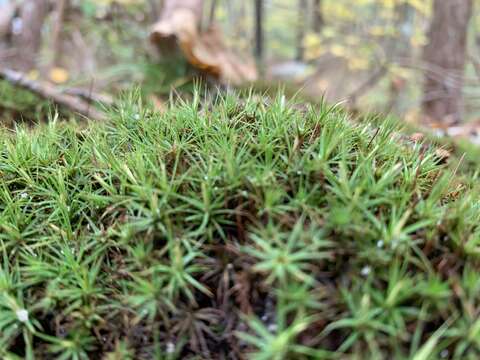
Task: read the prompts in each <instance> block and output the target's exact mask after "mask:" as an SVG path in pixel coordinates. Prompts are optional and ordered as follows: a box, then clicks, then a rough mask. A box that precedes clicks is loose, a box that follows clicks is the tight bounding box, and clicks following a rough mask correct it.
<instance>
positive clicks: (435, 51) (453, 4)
mask: <svg viewBox="0 0 480 360" xmlns="http://www.w3.org/2000/svg"><path fill="white" fill-rule="evenodd" d="M471 15H472V0H448V1H447V0H434V4H433V15H432V20H431V24H430V30H429V33H428V40H429V42H428V44H427V45H426V46H425V48H424V53H423V59H424V61H425V62H426V66H427V67H428V69H427V70H426V73H425V84H424V98H423V112H424V114H425V115H426V117H427V119H430V120H433V121H442V122H445V123H458V122H459V121H460V120H461V118H462V107H463V96H462V88H463V79H464V70H465V62H466V46H467V30H468V23H469V21H470V18H471Z"/></svg>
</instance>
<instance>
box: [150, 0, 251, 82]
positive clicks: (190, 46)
mask: <svg viewBox="0 0 480 360" xmlns="http://www.w3.org/2000/svg"><path fill="white" fill-rule="evenodd" d="M202 4H203V1H201V0H167V1H165V3H164V8H163V11H162V15H161V17H160V20H159V21H158V22H157V23H156V24H155V25H154V26H153V28H152V31H151V33H150V41H151V42H152V43H153V44H154V45H155V46H156V47H157V48H158V49H159V50H160V53H162V54H172V49H175V48H178V49H179V50H180V52H181V54H182V56H184V57H185V58H186V60H187V61H188V62H189V64H190V65H191V66H193V67H194V68H196V69H198V70H199V71H201V72H202V73H203V74H205V75H208V76H211V77H214V78H215V79H218V80H219V81H220V82H222V83H225V84H234V85H239V84H242V83H245V82H251V81H254V80H256V78H257V70H256V67H255V63H254V62H253V60H252V59H248V58H243V57H241V56H240V55H239V54H236V53H234V52H233V51H232V50H231V49H229V48H228V47H227V46H226V45H225V41H224V40H223V37H222V33H221V31H220V29H219V28H218V27H215V26H211V27H209V28H208V29H207V30H203V31H202V30H201V22H202Z"/></svg>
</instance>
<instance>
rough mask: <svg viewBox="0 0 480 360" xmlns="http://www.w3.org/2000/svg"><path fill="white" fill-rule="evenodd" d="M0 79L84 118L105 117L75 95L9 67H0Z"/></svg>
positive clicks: (98, 118) (102, 118)
mask: <svg viewBox="0 0 480 360" xmlns="http://www.w3.org/2000/svg"><path fill="white" fill-rule="evenodd" d="M0 79H1V80H5V81H7V82H9V83H10V84H12V85H13V86H17V87H20V88H23V89H25V90H28V91H30V92H32V93H34V94H35V95H37V96H39V97H41V98H42V99H46V100H50V101H52V102H53V103H55V104H56V105H58V106H60V107H63V108H65V109H68V110H70V111H72V112H74V113H77V114H80V115H82V116H84V117H86V118H90V119H93V120H104V119H105V113H103V112H101V111H99V110H97V109H95V108H94V107H92V106H91V105H90V103H89V102H87V101H84V100H81V99H80V98H79V97H77V96H73V95H69V94H66V93H65V91H62V90H60V89H58V88H57V87H56V86H53V85H51V84H48V83H42V82H40V81H35V80H32V79H29V78H28V77H27V76H26V75H25V74H23V73H21V72H18V71H14V70H10V69H0Z"/></svg>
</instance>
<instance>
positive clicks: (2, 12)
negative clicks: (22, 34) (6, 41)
mask: <svg viewBox="0 0 480 360" xmlns="http://www.w3.org/2000/svg"><path fill="white" fill-rule="evenodd" d="M16 7H17V5H16V3H15V2H13V1H11V2H7V3H5V4H3V5H1V6H0V41H1V40H2V38H4V37H5V36H6V35H8V34H9V33H10V27H11V22H12V18H13V16H14V14H15V9H16Z"/></svg>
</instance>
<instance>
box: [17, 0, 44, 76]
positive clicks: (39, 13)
mask: <svg viewBox="0 0 480 360" xmlns="http://www.w3.org/2000/svg"><path fill="white" fill-rule="evenodd" d="M47 14H48V0H25V1H24V2H23V3H22V4H21V6H20V13H19V17H20V19H21V27H20V29H18V32H14V34H13V39H12V46H13V48H15V49H16V56H15V57H16V59H15V64H12V65H13V67H14V68H15V69H18V70H21V71H24V72H28V71H30V70H32V69H33V68H34V67H35V64H36V60H37V55H38V51H39V49H40V45H41V40H42V27H43V23H44V22H45V18H46V16H47Z"/></svg>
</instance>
